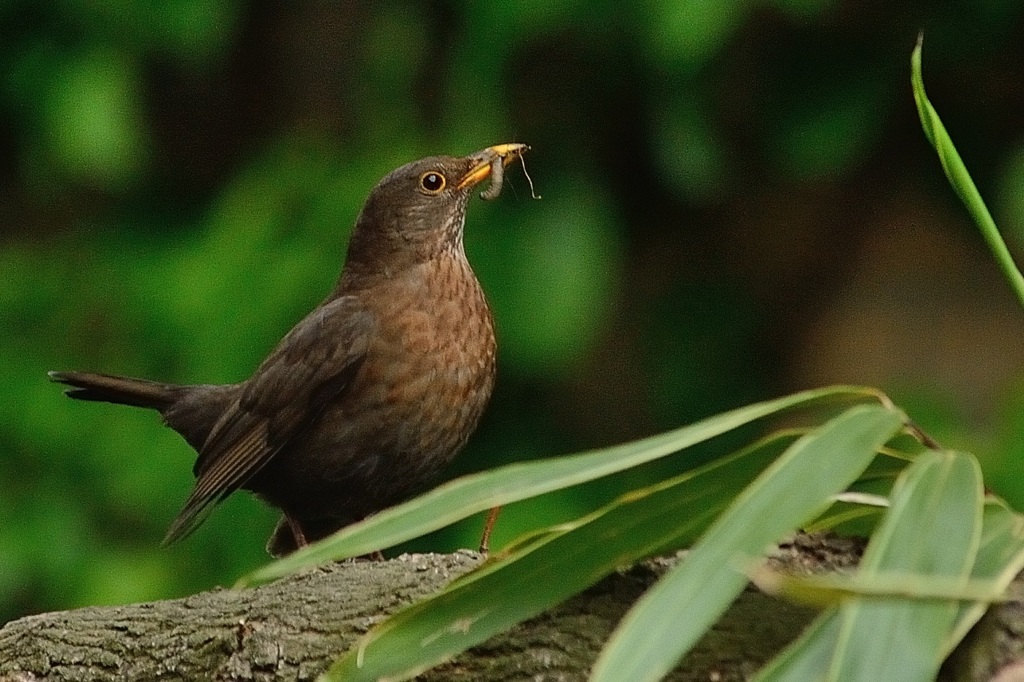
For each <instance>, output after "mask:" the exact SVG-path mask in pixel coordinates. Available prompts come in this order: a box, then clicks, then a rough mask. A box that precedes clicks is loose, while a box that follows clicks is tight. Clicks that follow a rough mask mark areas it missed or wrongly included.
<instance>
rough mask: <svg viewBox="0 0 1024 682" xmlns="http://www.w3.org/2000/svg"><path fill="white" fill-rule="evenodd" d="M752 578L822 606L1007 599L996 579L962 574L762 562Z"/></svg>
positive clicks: (775, 592)
mask: <svg viewBox="0 0 1024 682" xmlns="http://www.w3.org/2000/svg"><path fill="white" fill-rule="evenodd" d="M750 580H751V582H753V583H754V584H755V585H757V586H758V587H759V588H760V589H761V591H762V592H766V593H768V594H771V595H774V596H778V597H784V598H785V599H788V600H789V601H792V602H795V603H798V604H804V605H806V606H813V607H816V608H819V609H820V608H827V607H831V606H838V605H840V604H842V603H844V602H847V601H849V600H850V599H855V598H858V597H874V598H879V597H901V598H903V597H906V598H911V599H944V600H947V601H979V602H983V603H985V604H991V603H993V602H997V601H1002V600H1003V599H1004V598H1005V596H1004V595H1005V593H1004V590H1003V589H1002V588H1001V587H1000V585H999V584H998V583H997V582H996V581H995V580H966V581H965V580H964V579H963V578H962V577H960V576H937V575H922V574H919V573H905V572H898V573H897V572H879V573H868V574H863V573H861V574H857V575H855V576H844V575H820V576H795V575H790V574H788V573H783V572H781V571H775V570H772V569H769V568H767V567H766V566H764V565H761V566H758V567H757V568H755V569H754V570H752V571H751V572H750Z"/></svg>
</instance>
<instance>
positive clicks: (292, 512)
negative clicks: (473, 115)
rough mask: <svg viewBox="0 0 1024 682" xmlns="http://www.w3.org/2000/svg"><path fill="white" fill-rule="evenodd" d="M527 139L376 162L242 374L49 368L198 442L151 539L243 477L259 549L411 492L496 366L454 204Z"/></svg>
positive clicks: (196, 518)
mask: <svg viewBox="0 0 1024 682" xmlns="http://www.w3.org/2000/svg"><path fill="white" fill-rule="evenodd" d="M527 149H528V148H527V147H526V145H522V144H502V145H497V146H494V147H488V148H487V149H484V150H482V151H479V152H477V153H475V154H471V155H469V156H466V157H462V158H455V157H448V156H439V157H432V158H427V159H423V160H421V161H415V162H413V163H410V164H408V165H405V166H402V167H401V168H399V169H397V170H395V171H393V172H392V173H390V174H388V175H387V176H386V177H384V178H383V179H382V180H381V181H380V182H379V183H378V184H377V186H376V187H374V188H373V190H372V191H371V192H370V196H369V198H367V200H366V203H365V204H364V206H363V209H362V211H361V212H360V214H359V217H358V218H357V219H356V224H355V228H354V229H353V231H352V236H351V238H350V240H349V245H348V256H347V258H346V262H345V265H344V267H343V269H342V272H341V276H340V278H339V279H338V283H337V285H336V286H335V288H334V290H333V291H332V292H331V294H330V295H329V296H327V298H326V299H325V300H324V301H323V302H322V303H321V304H320V305H319V306H317V307H316V308H315V309H314V310H313V312H311V313H310V314H309V315H307V316H306V317H305V319H303V320H302V321H301V322H299V323H298V324H297V325H295V327H294V328H293V329H292V330H291V331H290V332H288V334H287V335H286V336H285V337H284V339H282V340H281V342H280V343H279V344H278V345H277V347H276V348H275V349H274V350H273V351H272V352H271V353H270V355H269V356H268V357H267V358H266V360H264V361H263V363H262V364H261V365H260V366H259V368H258V369H257V370H256V372H255V373H254V374H253V375H252V377H251V378H249V379H248V380H247V381H244V382H242V383H238V384H227V385H188V386H180V385H175V384H163V383H158V382H153V381H147V380H144V379H132V378H128V377H119V376H110V375H106V374H94V373H87V372H51V373H50V377H51V378H52V379H53V380H54V381H58V382H61V383H64V384H67V385H69V386H72V388H71V389H69V390H68V391H67V395H68V396H70V397H72V398H77V399H79V400H98V401H105V402H111V403H119V404H123V405H134V406H137V407H148V408H152V409H155V410H158V411H159V412H160V414H161V415H162V417H163V420H164V422H165V423H166V424H167V425H168V426H170V427H171V428H172V429H174V430H175V431H177V432H178V433H180V434H181V435H182V436H183V437H184V438H185V440H186V441H188V443H189V444H190V445H191V446H192V447H193V448H195V449H196V451H197V452H198V453H199V456H198V458H197V459H196V463H195V466H194V467H193V472H194V473H195V476H196V484H195V488H194V489H193V491H192V494H191V495H190V496H189V498H188V500H187V501H186V503H185V506H184V507H183V508H182V510H181V512H180V513H179V514H178V517H177V518H176V519H175V520H174V522H173V523H172V524H171V526H170V529H169V530H168V532H167V536H166V538H165V539H164V544H168V543H171V542H174V541H176V540H180V539H181V538H183V537H185V536H187V535H188V534H189V533H191V532H192V531H193V530H195V529H196V527H198V526H199V525H200V524H201V523H202V522H203V520H204V519H205V518H206V516H207V515H208V514H209V512H210V511H211V510H212V509H213V507H214V505H216V504H217V503H218V502H220V501H221V500H223V499H224V498H225V497H227V496H228V495H230V494H231V493H232V492H234V491H235V490H238V489H239V488H242V489H245V490H250V491H252V492H253V493H255V494H256V495H257V496H259V497H260V498H262V499H263V500H265V501H266V502H268V503H270V504H271V505H273V506H275V507H278V508H279V509H281V511H282V512H283V517H282V519H281V521H280V522H279V523H278V525H277V528H276V529H275V531H274V534H273V535H272V536H271V538H270V541H269V543H268V545H267V549H268V551H270V552H271V553H272V554H274V555H275V556H279V555H282V554H287V553H288V552H290V551H292V550H294V549H295V548H297V547H302V546H304V545H305V544H307V543H308V542H312V541H314V540H317V539H320V538H322V537H324V536H326V535H328V534H330V533H332V532H334V531H335V530H337V529H339V528H341V527H343V526H345V525H348V524H350V523H352V522H354V521H357V520H359V519H362V518H364V517H366V516H368V515H369V514H372V513H374V512H376V511H379V510H381V509H383V508H385V507H388V506H391V505H393V504H396V503H398V502H400V501H402V500H404V499H406V498H408V497H410V496H412V495H413V494H415V493H417V492H419V491H420V490H421V489H422V488H424V487H425V486H426V485H427V484H428V483H429V482H430V480H431V479H432V478H433V477H434V476H435V475H436V474H437V473H438V472H439V471H440V470H441V469H442V468H443V467H444V466H445V465H446V464H448V463H449V462H450V461H451V459H452V458H453V457H454V456H455V455H456V454H457V453H458V451H459V450H460V449H461V448H462V446H463V445H465V443H466V440H467V439H468V438H469V435H470V434H471V433H472V432H473V430H474V429H475V428H476V425H477V422H478V421H479V420H480V416H481V414H482V413H483V410H484V407H485V405H486V404H487V401H488V399H489V398H490V395H491V389H492V388H493V386H494V375H495V340H494V327H493V322H492V319H491V312H490V309H489V308H488V306H487V301H486V299H485V298H484V294H483V291H482V290H481V288H480V283H479V282H478V281H477V279H476V276H475V275H474V274H473V270H472V269H471V268H470V265H469V262H468V261H467V260H466V254H465V252H464V250H463V245H462V235H463V226H464V223H465V215H466V206H467V204H468V203H469V199H470V196H471V191H472V189H473V187H475V186H476V185H478V184H479V183H480V182H481V181H483V180H484V179H486V178H488V177H491V178H492V187H491V189H489V190H488V191H487V194H488V195H489V196H496V195H497V191H500V182H501V178H502V177H503V174H502V169H503V167H504V166H505V165H507V164H508V163H510V162H511V161H512V160H514V159H516V158H518V157H519V156H521V155H522V154H523V153H524V152H525V151H526V150H527ZM495 190H497V191H495Z"/></svg>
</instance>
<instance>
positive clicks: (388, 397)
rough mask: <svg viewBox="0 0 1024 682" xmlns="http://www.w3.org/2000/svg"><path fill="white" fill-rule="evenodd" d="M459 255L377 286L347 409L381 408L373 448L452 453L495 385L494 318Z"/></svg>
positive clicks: (438, 460)
mask: <svg viewBox="0 0 1024 682" xmlns="http://www.w3.org/2000/svg"><path fill="white" fill-rule="evenodd" d="M460 255H461V254H452V255H447V254H446V255H445V256H444V257H442V258H440V259H438V260H436V261H432V262H430V263H428V264H427V265H425V266H421V267H418V268H416V269H415V270H414V271H412V272H409V273H406V274H405V276H402V277H398V278H395V279H393V280H391V281H389V282H388V283H387V284H386V285H383V288H382V290H380V291H378V292H376V293H378V294H380V295H378V296H375V297H374V300H375V301H376V303H375V309H374V310H373V312H374V315H375V317H376V320H377V327H376V331H375V334H374V338H373V340H372V341H371V343H370V347H369V350H368V354H367V358H366V361H365V362H364V363H363V365H362V369H361V370H360V374H359V376H358V377H357V379H356V384H355V385H354V386H353V387H352V388H353V391H352V393H351V398H352V400H351V401H346V402H348V403H349V406H350V407H351V408H352V409H358V410H359V411H362V412H364V413H373V414H376V415H379V418H377V419H376V420H374V428H375V429H376V430H378V433H377V434H376V436H377V437H376V438H375V439H374V440H375V442H376V443H378V445H379V446H380V449H379V452H382V453H388V452H390V453H394V454H395V455H396V456H399V457H404V456H409V457H413V458H415V459H419V458H421V457H422V458H425V459H426V460H429V463H428V462H427V461H423V462H422V464H423V465H424V466H430V467H431V468H433V467H434V466H441V465H443V464H444V463H446V462H447V461H448V460H450V459H451V457H452V456H454V454H455V453H456V452H457V451H458V449H459V448H461V446H462V445H463V444H464V443H465V441H466V439H467V438H468V437H469V434H470V433H471V432H472V431H473V429H474V428H475V427H476V424H477V422H478V421H479V419H480V416H481V415H482V413H483V410H484V407H485V406H486V404H487V401H488V399H489V398H490V395H491V391H492V389H493V386H494V375H495V353H496V345H495V338H494V325H493V321H492V318H491V312H490V309H489V308H488V306H487V301H486V299H485V298H484V294H483V291H482V289H481V287H480V284H479V282H478V281H477V279H476V276H475V275H474V274H473V271H472V270H471V269H470V267H469V264H468V263H467V262H466V261H465V258H464V257H459V256H460Z"/></svg>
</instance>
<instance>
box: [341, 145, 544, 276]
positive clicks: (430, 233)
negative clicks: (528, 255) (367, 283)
mask: <svg viewBox="0 0 1024 682" xmlns="http://www.w3.org/2000/svg"><path fill="white" fill-rule="evenodd" d="M527 149H529V147H527V146H526V145H524V144H519V143H511V144H499V145H495V146H493V147H487V148H486V149H482V150H480V151H478V152H476V153H474V154H470V155H469V156H462V157H456V156H432V157H429V158H426V159H420V160H419V161H413V162H412V163H408V164H406V165H404V166H402V167H401V168H398V169H396V170H394V171H392V172H390V173H388V174H387V175H386V176H384V178H382V179H381V181H380V182H378V183H377V186H376V187H374V188H373V190H372V191H371V192H370V196H369V197H368V198H367V200H366V203H365V204H364V205H363V210H362V211H361V212H360V214H359V218H358V219H357V220H356V225H355V229H354V230H353V232H352V236H351V238H350V240H349V247H348V259H347V262H346V266H345V269H346V270H358V271H360V274H362V275H364V276H365V275H370V274H371V272H373V271H377V272H378V273H383V271H384V270H395V271H397V270H399V269H401V268H403V267H408V266H409V265H413V264H416V263H420V262H423V261H425V260H428V259H430V258H432V257H435V256H436V255H438V254H439V253H441V252H442V251H444V250H445V249H451V248H455V249H459V250H461V248H462V231H463V225H464V223H465V217H466V205H467V204H468V203H469V199H470V197H471V196H472V193H473V189H474V188H475V187H477V186H478V185H479V184H480V183H481V182H483V181H484V180H486V179H488V178H493V176H494V175H495V171H496V168H497V167H499V166H500V167H501V168H504V166H506V165H508V164H509V163H511V162H512V161H514V160H515V159H517V158H519V157H520V156H521V155H522V154H523V153H525V152H526V150H527ZM498 173H499V174H500V171H498ZM495 180H498V181H500V178H494V179H492V182H493V181H495ZM353 274H354V273H353Z"/></svg>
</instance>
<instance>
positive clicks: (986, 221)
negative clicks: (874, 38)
mask: <svg viewBox="0 0 1024 682" xmlns="http://www.w3.org/2000/svg"><path fill="white" fill-rule="evenodd" d="M923 42H924V37H923V36H921V37H919V38H918V40H917V47H915V48H914V52H913V54H912V55H911V58H910V70H911V74H910V79H911V83H912V85H913V88H914V101H915V102H916V103H917V113H918V115H919V116H920V117H921V127H922V128H924V134H925V137H927V138H928V141H929V142H931V144H932V146H933V147H935V151H936V152H937V153H938V155H939V162H940V163H941V164H942V170H943V171H945V173H946V177H947V178H949V183H950V184H951V185H952V186H953V189H954V190H955V191H956V193H957V195H958V196H959V197H960V200H961V201H963V202H964V206H966V207H967V211H968V213H970V214H971V217H972V218H973V219H974V222H975V223H976V224H977V225H978V229H980V230H981V234H982V236H983V237H984V238H985V241H986V242H988V245H989V248H990V249H992V253H993V254H994V255H995V258H996V262H997V263H999V267H1000V268H1001V269H1002V270H1003V274H1004V275H1005V276H1006V278H1007V279H1008V280H1009V281H1010V286H1011V287H1012V288H1013V291H1014V292H1015V293H1016V294H1017V298H1018V299H1019V300H1020V301H1021V303H1024V275H1021V272H1020V270H1018V269H1017V265H1016V264H1015V263H1014V262H1013V257H1012V256H1011V255H1010V250H1009V249H1008V248H1007V247H1006V242H1004V241H1003V237H1002V235H1000V234H999V229H998V228H997V227H996V223H995V221H994V220H993V219H992V214H990V213H989V212H988V208H987V207H986V206H985V202H984V200H982V198H981V194H980V193H979V192H978V188H977V187H976V186H975V185H974V181H973V180H972V179H971V175H970V173H968V172H967V167H966V166H965V165H964V162H963V161H962V160H961V159H960V154H958V153H957V151H956V147H954V146H953V140H952V139H951V138H950V137H949V134H948V133H947V132H946V127H945V126H944V125H943V124H942V120H941V119H940V118H939V114H938V113H937V112H936V111H935V108H934V107H933V106H932V103H931V102H929V101H928V97H927V95H925V91H924V77H923V76H922V75H921V49H922V44H923Z"/></svg>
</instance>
